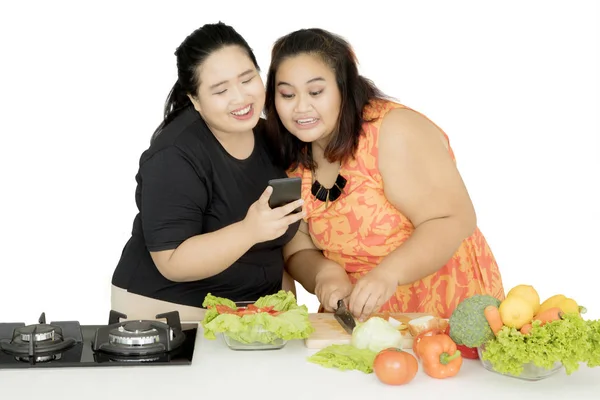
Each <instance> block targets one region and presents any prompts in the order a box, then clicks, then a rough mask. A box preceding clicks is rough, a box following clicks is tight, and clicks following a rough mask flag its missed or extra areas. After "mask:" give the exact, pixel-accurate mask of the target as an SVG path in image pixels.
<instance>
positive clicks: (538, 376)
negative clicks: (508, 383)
mask: <svg viewBox="0 0 600 400" xmlns="http://www.w3.org/2000/svg"><path fill="white" fill-rule="evenodd" d="M484 350H485V344H483V345H481V346H479V347H478V348H477V354H478V355H479V360H481V363H482V364H483V367H484V368H485V369H487V370H488V371H491V372H495V373H497V374H500V375H504V376H510V377H512V378H518V379H523V380H526V381H539V380H542V379H545V378H548V377H550V376H552V375H554V374H555V373H557V372H558V371H560V370H561V368H562V367H563V365H562V363H559V362H556V363H554V366H553V367H552V368H550V369H547V368H544V367H538V366H537V365H535V364H534V363H532V362H531V363H527V364H524V365H523V371H522V372H521V373H520V374H519V375H512V374H507V373H502V372H498V371H496V370H495V369H494V366H493V365H492V363H491V362H490V361H488V360H484V359H483V358H482V356H481V354H482V353H483V351H484Z"/></svg>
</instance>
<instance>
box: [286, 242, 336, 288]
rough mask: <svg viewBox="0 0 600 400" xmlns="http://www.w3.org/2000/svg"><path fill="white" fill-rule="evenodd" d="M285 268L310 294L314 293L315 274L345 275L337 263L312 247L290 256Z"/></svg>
mask: <svg viewBox="0 0 600 400" xmlns="http://www.w3.org/2000/svg"><path fill="white" fill-rule="evenodd" d="M286 270H287V271H288V273H289V274H290V275H291V276H292V278H294V279H295V280H296V281H298V282H299V283H300V284H301V285H302V286H303V287H304V289H306V291H307V292H309V293H311V294H314V293H315V286H316V282H317V276H323V275H328V276H329V275H330V274H332V275H340V276H344V277H345V276H346V271H345V270H344V269H343V268H342V267H341V266H340V265H339V264H338V263H336V262H335V261H331V260H329V259H327V258H326V257H325V256H324V255H323V253H321V252H320V251H319V250H313V249H307V250H300V251H298V252H297V253H294V254H293V255H292V256H290V258H288V260H287V262H286Z"/></svg>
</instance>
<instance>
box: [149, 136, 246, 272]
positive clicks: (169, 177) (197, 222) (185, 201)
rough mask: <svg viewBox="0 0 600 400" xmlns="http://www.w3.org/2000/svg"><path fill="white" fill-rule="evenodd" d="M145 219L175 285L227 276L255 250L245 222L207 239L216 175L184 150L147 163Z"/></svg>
mask: <svg viewBox="0 0 600 400" xmlns="http://www.w3.org/2000/svg"><path fill="white" fill-rule="evenodd" d="M140 176H141V192H140V196H141V216H142V226H143V227H144V237H145V240H146V246H147V247H148V250H149V251H150V255H151V257H152V260H153V261H154V264H155V265H156V267H157V269H158V271H159V272H160V273H161V274H162V275H163V276H164V277H165V278H167V279H169V280H171V281H174V282H187V281H193V280H199V279H203V278H207V277H210V276H213V275H216V274H218V273H219V272H222V271H223V270H224V269H226V268H227V267H229V266H230V265H231V264H233V262H235V260H237V259H238V258H239V257H241V256H242V255H243V254H244V253H245V252H246V251H248V249H249V248H250V247H251V246H252V245H253V244H254V243H253V240H252V238H253V237H254V236H253V235H248V234H247V230H246V229H245V226H244V224H243V223H242V222H238V223H234V224H232V225H229V226H226V227H224V228H222V229H219V230H217V231H215V232H211V233H204V232H203V226H204V214H205V211H206V209H207V208H208V204H209V203H210V196H211V194H210V192H209V190H208V188H209V187H210V186H211V182H210V174H209V173H206V171H204V170H203V168H202V166H200V165H194V164H192V163H191V162H190V161H189V158H188V157H187V156H186V155H185V154H184V153H182V152H181V151H180V150H179V149H178V148H175V147H169V148H165V149H162V150H160V151H159V152H157V153H156V154H154V155H153V156H152V157H151V158H150V159H148V160H146V161H145V162H143V163H142V165H141V167H140Z"/></svg>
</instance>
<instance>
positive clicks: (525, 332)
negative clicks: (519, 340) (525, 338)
mask: <svg viewBox="0 0 600 400" xmlns="http://www.w3.org/2000/svg"><path fill="white" fill-rule="evenodd" d="M532 328H533V325H531V324H525V325H523V326H522V327H521V333H522V334H523V335H529V332H531V329H532Z"/></svg>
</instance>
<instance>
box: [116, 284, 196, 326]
mask: <svg viewBox="0 0 600 400" xmlns="http://www.w3.org/2000/svg"><path fill="white" fill-rule="evenodd" d="M110 307H111V310H114V311H118V312H120V313H121V314H125V315H127V319H149V320H155V319H156V315H157V314H162V313H166V312H169V311H179V318H180V319H181V322H199V321H202V319H203V318H204V313H205V312H206V310H205V309H204V308H199V307H192V306H185V305H182V304H176V303H170V302H168V301H163V300H157V299H153V298H150V297H146V296H140V295H139V294H135V293H129V292H128V291H127V290H125V289H121V288H120V287H117V286H115V285H111V291H110Z"/></svg>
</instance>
